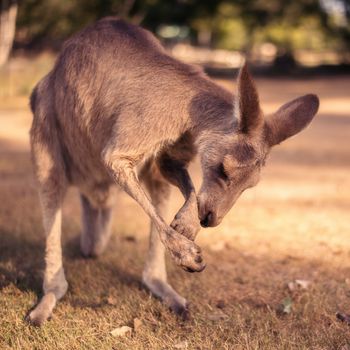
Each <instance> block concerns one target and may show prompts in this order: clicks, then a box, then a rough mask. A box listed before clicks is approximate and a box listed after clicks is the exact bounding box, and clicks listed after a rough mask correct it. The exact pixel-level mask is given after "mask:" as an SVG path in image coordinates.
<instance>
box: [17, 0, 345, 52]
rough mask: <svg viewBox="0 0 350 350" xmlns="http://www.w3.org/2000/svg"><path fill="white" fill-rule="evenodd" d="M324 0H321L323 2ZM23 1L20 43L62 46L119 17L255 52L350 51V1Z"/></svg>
mask: <svg viewBox="0 0 350 350" xmlns="http://www.w3.org/2000/svg"><path fill="white" fill-rule="evenodd" d="M320 1H321V2H320ZM320 1H319V0H297V1H289V0H231V1H229V0H215V1H214V0H143V1H141V0H103V1H101V0H22V1H21V2H20V3H19V13H18V20H17V36H16V44H17V46H21V47H27V48H28V47H29V48H45V47H51V48H58V47H59V46H60V44H61V43H62V41H63V40H64V39H66V38H67V37H68V36H70V35H71V34H72V33H74V32H76V31H77V30H79V29H80V28H82V27H84V26H86V25H87V24H89V23H92V22H94V21H95V20H97V19H99V18H101V17H104V16H110V15H118V16H120V17H123V18H126V19H128V20H130V21H131V22H134V23H138V24H141V25H143V26H145V27H147V28H149V29H151V30H152V31H156V30H157V28H159V26H160V25H167V24H171V25H174V24H175V25H181V26H186V27H188V28H189V33H190V38H189V39H190V40H191V41H192V42H198V38H199V37H200V34H201V33H203V32H204V33H207V35H206V37H207V38H208V42H207V43H208V44H209V45H211V46H212V47H217V48H225V49H237V50H244V51H247V52H249V51H250V50H251V49H252V48H253V47H254V45H256V44H260V43H264V42H270V43H273V44H275V45H276V46H277V48H278V49H279V50H287V51H293V50H296V49H311V50H325V49H331V50H335V51H338V52H342V51H347V50H349V43H350V24H349V18H350V0H320Z"/></svg>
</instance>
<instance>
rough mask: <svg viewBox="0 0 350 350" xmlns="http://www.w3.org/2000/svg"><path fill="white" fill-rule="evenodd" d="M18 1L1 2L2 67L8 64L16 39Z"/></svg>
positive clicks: (0, 36)
mask: <svg viewBox="0 0 350 350" xmlns="http://www.w3.org/2000/svg"><path fill="white" fill-rule="evenodd" d="M16 16H17V1H16V0H1V8H0V66H2V65H3V64H4V63H6V62H7V60H8V57H9V55H10V51H11V48H12V44H13V40H14V37H15V29H16Z"/></svg>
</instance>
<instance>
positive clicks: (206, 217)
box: [199, 209, 221, 227]
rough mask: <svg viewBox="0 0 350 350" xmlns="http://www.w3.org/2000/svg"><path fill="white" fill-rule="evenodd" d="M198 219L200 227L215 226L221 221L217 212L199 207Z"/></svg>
mask: <svg viewBox="0 0 350 350" xmlns="http://www.w3.org/2000/svg"><path fill="white" fill-rule="evenodd" d="M199 221H200V224H201V226H202V227H215V226H218V225H219V224H220V222H221V219H220V218H219V217H218V215H217V213H216V212H215V211H214V210H210V209H204V210H201V209H199Z"/></svg>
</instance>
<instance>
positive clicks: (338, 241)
mask: <svg viewBox="0 0 350 350" xmlns="http://www.w3.org/2000/svg"><path fill="white" fill-rule="evenodd" d="M220 83H222V84H224V85H226V86H227V87H228V88H233V79H232V81H230V80H226V81H220ZM257 85H258V88H259V91H260V96H261V101H262V105H263V108H264V110H265V112H266V113H268V112H272V111H273V110H274V109H275V108H277V107H278V106H279V105H280V104H282V103H283V102H286V101H287V100H288V99H291V98H294V97H297V96H298V95H301V94H304V93H307V92H313V93H317V94H318V95H319V97H320V99H321V108H320V112H319V114H318V115H317V117H316V119H315V121H314V122H313V123H312V125H311V126H310V127H309V128H308V129H307V130H306V131H305V132H303V133H302V134H300V135H298V136H297V137H295V138H293V139H291V140H289V141H287V142H286V143H285V144H283V145H280V146H277V147H276V148H275V149H273V151H272V153H271V156H270V157H269V159H268V161H267V165H266V168H265V169H264V171H263V176H262V180H261V182H260V184H259V185H258V186H257V187H256V188H254V189H251V190H248V191H247V192H246V193H244V194H243V195H242V197H241V198H240V199H239V201H238V202H237V203H236V205H235V207H234V208H233V209H232V210H231V211H230V213H229V214H228V215H227V216H226V218H225V219H224V221H223V222H222V224H221V225H220V226H219V227H216V228H212V229H206V230H204V229H203V230H202V232H201V233H200V235H199V238H198V244H199V245H200V246H201V247H202V248H203V250H204V257H205V259H206V261H207V268H206V269H205V271H203V272H202V273H199V274H189V273H186V272H184V271H182V270H181V269H180V268H178V267H177V266H175V265H173V263H172V262H171V261H170V260H168V270H169V280H170V282H171V283H172V284H173V286H174V287H175V288H176V289H177V290H178V291H179V292H180V293H181V294H182V295H183V296H185V297H186V298H187V299H188V300H189V302H190V304H191V311H192V318H191V319H190V320H189V321H187V322H183V321H181V320H179V319H178V318H177V317H176V316H175V315H173V314H172V313H171V312H170V311H169V310H168V309H167V308H166V307H165V306H163V305H162V304H161V302H160V301H159V300H157V299H155V298H153V297H152V296H150V294H149V292H148V291H147V290H146V289H144V288H143V287H142V285H141V283H140V276H141V272H142V267H143V262H144V258H145V254H146V251H147V238H148V227H149V221H148V219H147V217H146V216H145V214H144V213H143V212H142V210H141V209H140V208H139V207H138V206H137V205H136V204H135V203H134V202H133V201H132V200H131V199H130V198H129V197H128V196H127V195H125V194H123V193H119V194H118V196H117V200H116V205H115V211H114V224H113V237H112V240H111V243H110V245H109V247H108V249H107V251H106V252H105V254H104V255H103V256H102V257H101V258H98V259H94V260H86V259H83V258H82V257H81V256H80V254H79V246H78V237H79V232H80V208H79V200H78V196H77V192H76V190H74V189H72V190H71V191H70V192H69V194H68V196H67V198H66V201H65V206H64V224H63V232H64V235H63V246H64V266H65V270H66V275H67V279H68V283H69V290H68V293H67V295H66V296H65V297H64V299H63V300H62V301H61V302H60V303H59V305H58V306H57V308H56V309H55V312H54V315H53V318H52V319H51V320H50V321H49V322H48V323H46V324H45V325H44V326H43V327H42V328H36V327H33V326H31V325H29V324H28V323H26V322H25V320H24V318H25V316H26V314H27V312H28V310H29V309H30V308H31V307H32V306H33V305H34V304H35V303H36V301H37V299H38V297H39V296H40V294H41V283H42V271H43V254H44V241H43V239H44V238H43V230H42V223H41V213H40V208H39V202H38V197H37V194H36V189H35V183H34V180H33V177H32V172H31V165H30V157H29V147H28V129H29V127H30V121H31V115H30V112H29V110H28V107H27V98H26V97H16V96H15V95H16V94H15V93H14V94H12V95H13V96H10V97H8V98H7V97H6V96H5V95H6V94H4V93H3V94H2V95H1V94H0V95H1V101H0V102H1V103H0V199H1V202H0V289H1V290H0V348H1V349H55V350H58V349H118V350H119V349H185V348H187V349H342V350H346V349H350V328H349V326H348V325H347V324H345V323H342V322H340V321H338V320H337V319H336V312H337V311H340V312H344V313H350V220H349V209H350V176H349V174H350V173H349V166H350V144H349V138H350V115H349V110H350V78H349V77H327V78H314V79H309V80H307V79H303V80H301V79H293V78H289V79H273V80H268V79H262V78H260V79H257ZM1 88H2V92H4V85H2V87H1ZM0 92H1V91H0ZM25 93H27V91H25ZM25 93H23V92H22V93H21V94H20V95H25ZM191 173H192V174H193V176H194V179H195V182H196V185H197V186H198V185H199V184H200V171H199V167H198V164H197V163H196V164H194V166H193V167H192V168H191ZM181 204H182V200H181V196H180V195H179V194H178V192H177V190H175V189H173V196H172V200H171V211H170V213H169V217H168V219H169V221H170V219H171V217H172V216H173V215H174V214H175V212H176V211H177V209H178V208H179V207H180V206H181ZM295 280H305V281H307V282H308V283H304V284H303V283H302V284H303V286H304V287H307V288H305V289H303V288H302V287H300V286H296V287H295V283H294V284H290V282H293V281H295ZM288 284H289V287H288ZM305 284H307V285H306V286H305ZM293 286H294V287H295V288H293ZM284 311H285V312H284ZM135 319H138V320H139V321H140V322H139V321H136V324H137V327H134V323H135V321H134V320H135ZM125 325H126V326H131V327H132V328H133V331H132V333H131V334H129V335H127V336H124V337H113V336H112V335H111V334H110V332H111V331H112V330H113V329H115V328H118V327H120V326H125Z"/></svg>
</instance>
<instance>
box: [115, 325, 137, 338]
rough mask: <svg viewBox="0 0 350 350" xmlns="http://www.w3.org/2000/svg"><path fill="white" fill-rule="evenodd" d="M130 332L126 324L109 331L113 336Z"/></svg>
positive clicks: (122, 335) (120, 335) (121, 335)
mask: <svg viewBox="0 0 350 350" xmlns="http://www.w3.org/2000/svg"><path fill="white" fill-rule="evenodd" d="M130 333H132V328H131V327H128V326H121V327H118V328H115V329H113V330H112V331H111V334H112V336H113V337H125V336H126V335H128V334H130Z"/></svg>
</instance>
